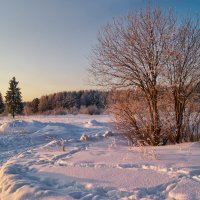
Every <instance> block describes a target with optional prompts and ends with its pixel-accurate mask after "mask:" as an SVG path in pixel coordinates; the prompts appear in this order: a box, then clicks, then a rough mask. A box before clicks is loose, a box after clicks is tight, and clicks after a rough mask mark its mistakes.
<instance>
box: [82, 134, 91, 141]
mask: <svg viewBox="0 0 200 200" xmlns="http://www.w3.org/2000/svg"><path fill="white" fill-rule="evenodd" d="M80 140H81V141H87V140H89V137H88V135H86V134H83V135H81V137H80Z"/></svg>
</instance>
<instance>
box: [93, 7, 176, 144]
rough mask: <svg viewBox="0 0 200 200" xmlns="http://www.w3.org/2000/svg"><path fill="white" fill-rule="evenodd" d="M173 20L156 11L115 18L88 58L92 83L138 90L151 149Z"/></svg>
mask: <svg viewBox="0 0 200 200" xmlns="http://www.w3.org/2000/svg"><path fill="white" fill-rule="evenodd" d="M175 24H176V20H175V19H174V17H173V15H172V14H171V13H170V12H169V13H168V14H167V15H164V14H163V13H162V12H161V10H159V9H153V10H152V9H150V8H147V9H146V10H145V11H140V12H136V13H130V14H129V15H128V16H127V17H120V18H115V19H114V20H113V22H112V23H110V24H108V25H107V26H106V27H105V28H104V29H103V31H102V32H101V33H100V34H99V36H98V44H97V45H96V47H95V48H94V49H93V54H92V56H91V61H92V62H91V68H90V72H91V73H92V75H93V78H94V80H95V83H96V84H97V82H98V84H99V85H101V86H111V87H115V88H123V87H128V88H134V87H137V88H139V89H140V90H141V91H142V92H143V94H144V98H145V101H146V102H147V108H148V111H147V113H148V114H149V121H148V131H149V137H150V138H149V140H150V142H149V143H150V144H151V145H158V144H159V142H160V134H161V128H162V127H161V122H160V115H159V110H158V86H159V84H160V83H162V76H163V74H162V72H163V71H164V67H165V65H166V63H167V62H168V61H169V58H170V54H169V48H170V47H171V42H172V38H173V37H174V33H175V30H176V27H175Z"/></svg>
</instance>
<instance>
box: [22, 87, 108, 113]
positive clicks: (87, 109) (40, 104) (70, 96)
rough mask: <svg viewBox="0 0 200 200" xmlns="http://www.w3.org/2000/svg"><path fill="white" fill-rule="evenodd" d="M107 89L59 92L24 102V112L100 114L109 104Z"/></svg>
mask: <svg viewBox="0 0 200 200" xmlns="http://www.w3.org/2000/svg"><path fill="white" fill-rule="evenodd" d="M107 96H108V92H107V91H98V90H80V91H70V92H67V91H65V92H58V93H54V94H50V95H44V96H41V97H40V98H35V99H33V100H32V101H31V102H25V103H24V114H25V115H31V114H55V115H65V114H77V113H81V114H91V115H93V114H100V113H102V112H103V111H104V109H105V106H106V104H107Z"/></svg>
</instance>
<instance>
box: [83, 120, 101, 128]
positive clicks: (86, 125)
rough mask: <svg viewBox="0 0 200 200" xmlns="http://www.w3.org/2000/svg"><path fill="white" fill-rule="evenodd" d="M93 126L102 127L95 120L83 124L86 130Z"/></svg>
mask: <svg viewBox="0 0 200 200" xmlns="http://www.w3.org/2000/svg"><path fill="white" fill-rule="evenodd" d="M93 126H102V123H101V122H98V121H97V120H95V119H92V120H90V121H88V122H86V123H85V127H86V128H90V127H93Z"/></svg>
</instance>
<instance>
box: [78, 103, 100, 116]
mask: <svg viewBox="0 0 200 200" xmlns="http://www.w3.org/2000/svg"><path fill="white" fill-rule="evenodd" d="M79 113H80V114H89V115H99V114H100V110H99V109H98V108H97V106H96V105H90V106H88V107H86V106H81V108H80V110H79Z"/></svg>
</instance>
